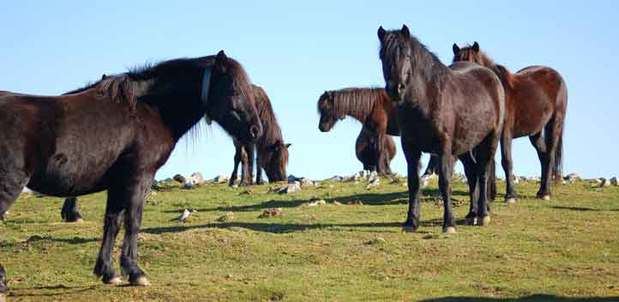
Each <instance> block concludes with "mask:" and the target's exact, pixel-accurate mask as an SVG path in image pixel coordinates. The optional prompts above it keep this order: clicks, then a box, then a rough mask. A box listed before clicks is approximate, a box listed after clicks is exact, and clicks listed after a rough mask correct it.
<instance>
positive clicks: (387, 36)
mask: <svg viewBox="0 0 619 302" xmlns="http://www.w3.org/2000/svg"><path fill="white" fill-rule="evenodd" d="M378 38H379V40H380V43H381V50H380V59H381V61H382V63H383V77H384V78H385V83H386V85H385V90H386V91H387V93H388V94H389V96H390V97H391V100H392V101H395V102H399V101H401V100H402V98H403V96H404V93H405V91H406V87H407V86H408V85H409V84H410V80H411V77H412V64H413V63H414V62H413V61H412V50H411V47H410V43H409V40H410V32H409V30H408V27H406V25H404V26H403V27H402V29H401V30H400V31H397V30H396V31H385V30H384V29H383V28H382V26H381V27H380V28H379V29H378Z"/></svg>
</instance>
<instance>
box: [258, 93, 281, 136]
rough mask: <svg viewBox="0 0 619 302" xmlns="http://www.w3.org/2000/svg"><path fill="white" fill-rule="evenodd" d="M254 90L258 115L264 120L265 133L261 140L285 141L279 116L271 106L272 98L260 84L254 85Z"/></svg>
mask: <svg viewBox="0 0 619 302" xmlns="http://www.w3.org/2000/svg"><path fill="white" fill-rule="evenodd" d="M252 92H253V97H254V101H255V102H256V103H255V104H256V110H257V111H258V117H259V118H260V122H262V127H263V131H264V134H263V135H262V138H261V139H260V140H259V141H260V142H261V143H263V144H274V143H276V142H278V141H280V142H281V143H283V142H284V141H283V136H282V131H281V128H280V127H279V123H278V122H277V117H276V116H275V112H274V111H273V107H272V106H271V100H270V99H269V96H268V95H267V93H266V92H265V91H264V89H263V88H262V87H260V86H258V85H252Z"/></svg>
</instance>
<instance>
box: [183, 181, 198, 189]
mask: <svg viewBox="0 0 619 302" xmlns="http://www.w3.org/2000/svg"><path fill="white" fill-rule="evenodd" d="M194 187H195V185H194V184H193V183H192V182H185V183H184V184H183V189H185V190H191V189H193V188H194Z"/></svg>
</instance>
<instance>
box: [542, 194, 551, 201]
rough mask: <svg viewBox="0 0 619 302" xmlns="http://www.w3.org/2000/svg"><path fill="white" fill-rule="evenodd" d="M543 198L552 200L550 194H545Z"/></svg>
mask: <svg viewBox="0 0 619 302" xmlns="http://www.w3.org/2000/svg"><path fill="white" fill-rule="evenodd" d="M542 199H543V200H546V201H548V200H550V195H544V196H543V197H542Z"/></svg>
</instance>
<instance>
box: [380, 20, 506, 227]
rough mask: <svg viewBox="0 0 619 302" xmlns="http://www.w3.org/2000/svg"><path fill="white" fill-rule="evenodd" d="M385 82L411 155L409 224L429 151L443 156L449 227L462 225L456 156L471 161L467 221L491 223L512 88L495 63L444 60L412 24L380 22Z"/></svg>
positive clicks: (413, 222)
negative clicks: (493, 176) (495, 170)
mask: <svg viewBox="0 0 619 302" xmlns="http://www.w3.org/2000/svg"><path fill="white" fill-rule="evenodd" d="M377 34H378V39H379V41H380V52H379V57H380V60H381V62H382V70H383V77H384V79H385V90H386V91H387V93H388V94H389V96H390V100H391V102H392V103H393V105H394V106H395V107H396V111H397V119H398V123H399V125H400V131H401V142H402V149H403V151H404V156H405V157H406V162H407V166H408V167H407V171H408V189H409V190H408V191H409V194H408V195H409V208H408V214H407V218H406V221H405V222H404V230H406V231H415V230H417V228H418V227H419V223H420V205H419V182H420V179H419V168H420V164H419V163H420V158H421V153H422V152H427V153H432V154H436V155H437V156H438V158H439V188H440V191H441V196H442V199H443V208H444V215H443V232H445V233H455V232H456V228H455V220H454V216H453V210H452V204H451V177H452V175H453V165H454V161H455V159H456V157H457V158H459V159H460V160H461V161H462V163H463V164H464V169H465V173H466V176H467V179H468V183H469V196H470V199H471V205H470V208H469V213H468V214H467V217H466V218H467V221H468V222H469V223H472V224H475V223H477V222H479V224H480V225H487V224H488V223H490V214H489V207H488V190H487V184H488V175H489V171H490V165H491V163H492V159H493V158H494V153H495V152H496V148H497V145H498V141H499V136H500V134H501V130H502V127H503V115H504V103H505V96H504V92H503V87H502V85H501V81H500V80H499V78H498V77H497V76H496V75H495V74H494V73H493V72H492V71H491V70H489V69H487V68H485V67H482V66H479V65H476V64H472V63H464V62H459V63H455V64H452V65H451V66H449V67H448V66H445V65H443V63H441V62H440V60H439V59H438V58H437V57H436V56H435V55H434V54H433V53H432V52H430V51H429V50H428V49H427V48H426V46H424V45H423V44H422V43H421V42H419V40H417V38H415V37H414V36H413V35H411V33H410V30H409V29H408V27H407V26H406V25H403V26H402V29H400V30H390V31H386V30H385V29H383V27H382V26H381V27H380V28H379V29H378V32H377Z"/></svg>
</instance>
